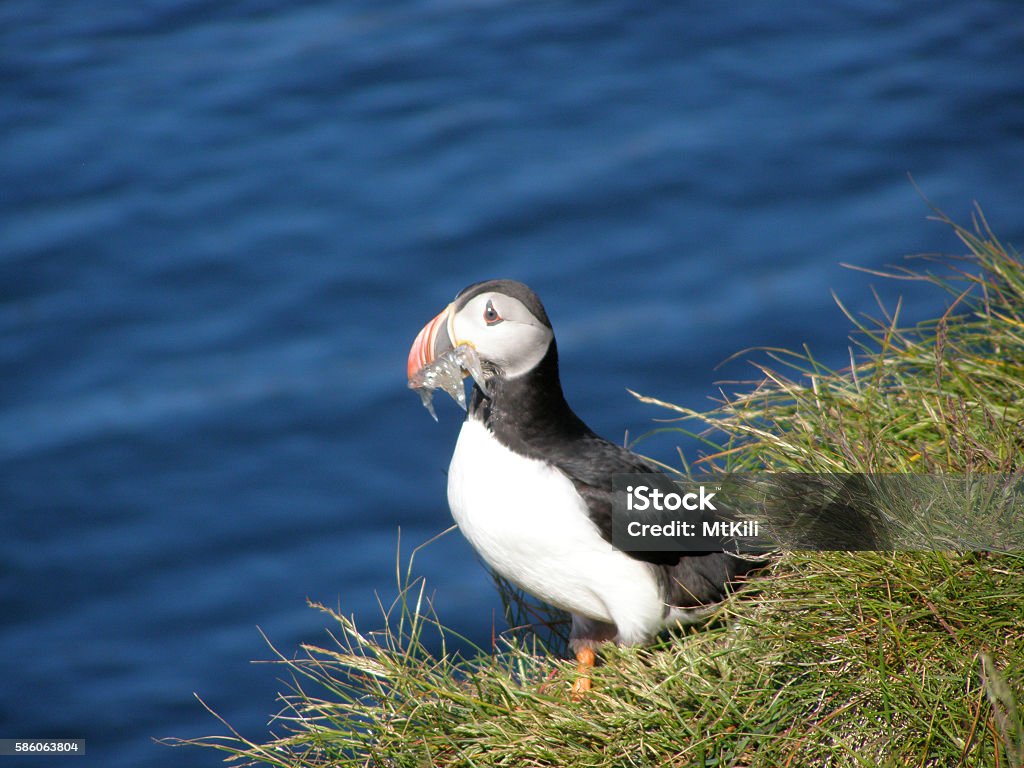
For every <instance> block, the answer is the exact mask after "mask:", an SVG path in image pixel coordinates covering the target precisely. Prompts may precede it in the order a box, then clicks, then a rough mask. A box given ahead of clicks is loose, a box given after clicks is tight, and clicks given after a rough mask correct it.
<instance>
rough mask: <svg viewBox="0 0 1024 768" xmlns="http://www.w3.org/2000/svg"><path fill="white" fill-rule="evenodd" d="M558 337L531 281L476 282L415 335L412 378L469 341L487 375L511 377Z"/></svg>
mask: <svg viewBox="0 0 1024 768" xmlns="http://www.w3.org/2000/svg"><path fill="white" fill-rule="evenodd" d="M553 339H554V333H553V332H552V330H551V322H550V321H549V320H548V316H547V313H546V312H545V311H544V306H543V305H542V304H541V303H540V299H538V298H537V294H535V293H534V292H533V291H531V290H530V289H529V288H528V287H527V286H525V285H523V284H522V283H518V282H516V281H515V280H487V281H485V282H482V283H474V284H473V285H471V286H469V287H468V288H465V289H464V290H463V291H462V292H461V293H459V295H458V296H456V297H455V301H453V302H452V303H451V304H449V305H448V306H447V307H445V308H444V310H442V312H441V313H440V314H439V315H438V316H437V317H435V318H434V319H433V320H431V321H430V322H429V323H427V324H426V325H425V326H424V327H423V330H421V331H420V332H419V334H418V335H417V336H416V340H415V341H414V342H413V344H412V349H410V350H409V366H408V373H409V378H410V379H411V378H412V377H413V376H414V375H415V374H416V373H417V372H419V371H420V370H421V369H422V368H423V367H424V366H426V365H429V364H430V363H432V362H433V361H434V360H435V359H437V357H438V356H440V355H443V354H444V353H445V352H447V351H449V350H451V349H453V348H455V347H458V346H460V345H462V344H468V345H470V346H471V347H473V349H474V350H476V353H477V356H478V357H479V358H480V362H481V364H482V367H483V369H484V376H485V378H487V379H490V378H493V377H496V376H498V377H503V378H506V379H512V378H515V377H517V376H521V375H523V374H524V373H526V372H527V371H529V370H531V369H532V368H533V367H534V366H536V365H537V363H539V362H540V361H541V360H542V359H543V358H544V355H546V354H547V351H548V348H549V347H550V346H551V344H552V341H553Z"/></svg>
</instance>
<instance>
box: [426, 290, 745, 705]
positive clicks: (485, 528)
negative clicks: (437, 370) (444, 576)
mask: <svg viewBox="0 0 1024 768" xmlns="http://www.w3.org/2000/svg"><path fill="white" fill-rule="evenodd" d="M461 345H468V346H469V347H471V348H472V349H473V350H474V351H475V354H476V356H477V357H478V358H479V361H480V366H479V370H477V371H475V372H474V373H473V388H472V393H471V396H470V398H469V401H468V404H467V412H466V419H465V421H464V422H463V424H462V428H461V430H460V431H459V436H458V440H457V442H456V444H455V450H454V453H453V454H452V458H451V463H450V465H449V468H448V504H449V507H450V508H451V514H452V517H453V518H454V519H455V522H456V523H457V524H458V527H459V529H460V530H461V532H462V533H463V535H464V536H465V537H466V539H468V541H469V543H470V544H471V545H472V546H473V548H474V549H475V550H476V552H477V553H478V554H479V556H480V557H481V558H482V559H483V561H484V562H485V563H486V564H487V566H488V567H489V568H491V569H492V570H493V571H494V572H495V573H497V574H499V575H500V576H502V577H503V578H505V579H507V580H508V581H510V582H511V583H513V584H515V585H516V586H518V587H520V588H521V589H523V590H524V591H526V592H527V593H529V594H531V595H533V596H534V597H536V598H538V599H540V600H542V601H544V602H545V603H548V604H550V605H553V606H555V607H556V608H560V609H562V610H564V611H567V612H568V613H569V614H570V615H571V617H572V629H571V632H570V641H569V642H570V648H571V649H572V651H573V652H574V653H575V656H576V661H577V672H578V675H577V679H576V681H575V683H574V684H573V687H572V692H573V694H574V695H580V694H583V693H585V692H586V691H588V690H589V689H590V686H591V682H590V676H591V668H592V667H593V666H594V663H595V659H596V656H595V652H596V651H597V649H598V648H599V647H600V646H601V645H602V644H604V643H607V642H614V643H618V644H620V645H635V644H642V643H647V642H650V641H651V640H652V639H653V638H654V637H655V636H656V635H658V634H659V633H660V632H661V631H662V630H664V629H666V628H670V627H673V626H675V625H677V624H679V623H683V624H688V623H695V622H698V621H701V620H702V619H704V618H705V617H706V616H707V615H709V614H710V613H711V612H713V611H714V609H715V607H716V605H717V604H718V603H720V602H721V601H722V600H723V599H724V598H725V597H726V596H727V595H728V594H729V592H730V591H731V590H732V589H733V588H734V586H736V585H737V584H738V583H739V582H741V581H742V580H743V578H744V577H745V576H746V575H748V573H749V572H750V571H751V570H753V569H755V568H756V567H760V566H761V565H763V563H761V562H757V561H753V560H751V559H750V558H744V557H740V556H736V555H734V554H731V553H728V552H725V551H716V552H698V553H695V552H643V551H640V552H627V551H623V550H619V549H615V548H613V546H612V499H613V488H612V478H613V476H615V475H618V474H627V473H628V474H635V473H659V470H658V469H657V468H656V467H654V466H653V465H652V464H650V463H649V462H648V461H647V460H645V459H643V458H641V457H640V456H638V455H637V454H635V453H633V452H631V451H629V450H628V449H626V448H624V447H622V446H620V445H617V444H615V443H612V442H610V441H608V440H605V439H604V438H602V437H600V436H599V435H597V434H596V433H595V432H594V431H593V430H592V429H590V428H589V427H588V426H587V425H586V424H585V423H584V422H583V420H582V419H580V417H579V416H577V415H576V413H575V412H574V411H573V410H572V408H571V407H570V406H569V403H568V402H567V401H566V398H565V394H564V392H563V391H562V384H561V381H560V379H559V373H558V347H557V345H556V343H555V334H554V330H553V329H552V326H551V321H550V320H549V319H548V315H547V312H545V311H544V306H543V305H542V304H541V301H540V299H539V298H538V297H537V295H536V294H535V293H534V292H533V291H532V290H531V289H530V288H529V287H527V286H526V285H524V284H523V283H521V282H517V281H515V280H505V279H502V280H487V281H484V282H478V283H474V284H473V285H470V286H469V287H467V288H465V289H464V290H462V291H461V292H460V293H459V294H458V295H457V296H456V297H455V300H454V301H452V302H451V303H450V304H449V305H448V306H447V307H445V308H444V309H443V310H442V311H441V312H440V313H439V314H438V315H437V316H436V317H435V318H434V319H433V320H431V321H430V322H429V323H427V324H426V325H425V326H424V327H423V329H422V330H421V331H420V332H419V334H418V335H417V336H416V338H415V341H414V342H413V345H412V348H411V349H410V351H409V358H408V371H407V373H408V377H409V379H410V381H412V380H413V378H414V377H415V376H416V374H418V373H419V372H420V371H422V370H423V369H424V368H425V367H426V366H429V365H431V364H432V363H434V361H435V360H437V359H438V358H440V357H441V356H442V355H445V354H446V353H449V352H451V351H452V350H453V349H455V348H457V347H460V346H461ZM463 375H464V376H465V375H468V372H465V371H463Z"/></svg>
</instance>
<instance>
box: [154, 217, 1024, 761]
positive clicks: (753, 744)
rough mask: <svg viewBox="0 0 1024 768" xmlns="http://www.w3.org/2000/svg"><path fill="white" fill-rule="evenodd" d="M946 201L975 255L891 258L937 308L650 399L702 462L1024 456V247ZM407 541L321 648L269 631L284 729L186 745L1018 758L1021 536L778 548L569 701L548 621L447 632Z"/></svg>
mask: <svg viewBox="0 0 1024 768" xmlns="http://www.w3.org/2000/svg"><path fill="white" fill-rule="evenodd" d="M937 218H938V219H939V220H941V221H942V222H944V223H945V224H946V225H948V226H949V227H951V228H952V230H953V232H954V233H955V234H956V236H957V237H958V238H959V239H960V241H961V242H962V243H963V245H964V246H965V247H966V249H967V252H966V254H965V255H963V256H962V257H956V258H951V257H945V258H943V259H941V260H930V261H925V262H923V263H924V264H925V266H926V268H927V269H925V270H922V269H919V268H916V265H915V268H913V269H911V268H899V269H894V270H893V271H892V272H891V273H890V274H889V275H888V276H889V277H895V278H900V279H912V280H924V281H928V282H930V283H933V284H934V285H935V286H936V288H937V289H939V290H943V291H946V292H948V294H949V296H950V303H949V309H948V311H947V312H945V313H944V314H943V316H942V317H940V318H936V319H934V320H931V321H928V322H925V323H921V324H918V325H915V326H913V327H909V328H905V327H902V326H901V324H900V317H899V307H896V308H895V309H894V310H893V311H892V312H888V311H886V310H885V309H884V308H883V309H882V310H881V317H880V318H877V319H864V318H856V317H853V316H852V315H850V314H849V313H847V315H848V317H849V319H850V320H851V322H852V323H853V324H854V326H855V329H854V333H853V335H852V337H851V342H852V344H853V346H852V347H851V365H850V367H849V368H847V369H845V370H841V371H836V370H829V369H827V368H826V367H824V366H822V365H821V364H820V363H819V362H818V361H816V360H815V359H814V358H813V357H812V356H811V354H810V353H809V352H808V351H806V350H805V351H803V352H793V351H786V350H768V351H767V356H768V360H769V363H768V364H764V365H761V366H760V370H759V380H758V381H757V382H754V383H752V384H751V385H749V386H747V387H745V388H743V390H742V391H741V392H738V393H732V394H725V393H723V395H722V399H721V402H720V403H719V404H718V405H717V406H716V407H715V408H714V409H712V410H710V411H706V412H698V411H694V410H691V409H688V408H683V407H680V406H676V405H672V404H668V403H664V402H661V401H657V400H654V399H651V398H647V397H641V399H642V400H644V401H645V402H651V403H654V404H656V405H659V406H662V407H664V408H667V409H669V411H670V412H671V414H670V415H671V418H673V419H676V418H678V419H682V420H684V421H683V423H681V424H679V425H677V426H678V428H679V429H680V430H683V431H687V432H688V433H689V434H697V435H699V436H700V437H701V439H702V440H703V441H704V442H705V444H706V445H707V446H708V450H707V455H705V456H703V457H701V458H700V460H699V463H700V465H701V467H702V468H704V469H724V470H769V471H787V472H907V473H919V472H931V473H951V472H958V473H961V472H969V473H992V472H1001V473H1021V472H1024V265H1022V263H1021V260H1020V257H1019V256H1018V255H1017V254H1015V253H1013V252H1012V251H1010V250H1008V249H1007V248H1005V247H1004V246H1003V245H1002V244H1001V243H1000V242H999V241H998V240H997V239H996V238H995V237H994V236H993V235H992V233H991V232H990V231H989V229H988V226H987V224H986V223H985V221H984V218H983V217H982V216H981V213H980V211H979V212H977V213H976V215H975V218H974V220H973V222H972V226H971V227H970V228H965V227H961V226H959V225H957V224H955V223H954V222H952V221H950V220H949V219H948V218H946V217H945V216H942V215H941V214H938V215H937ZM932 267H934V268H936V269H937V270H938V271H937V272H932V271H929V270H930V268H932ZM840 306H842V305H841V304H840ZM844 311H845V310H844ZM638 397H639V396H638ZM411 563H412V561H411V559H410V561H409V565H408V567H407V568H406V569H404V570H402V572H401V573H400V574H399V584H400V590H399V596H398V598H397V599H396V601H395V602H394V604H393V605H391V606H390V607H389V608H388V609H387V610H385V611H384V614H385V618H384V629H383V630H382V631H380V632H375V633H371V634H364V633H362V632H360V631H359V630H358V629H357V627H356V626H355V624H354V623H353V622H352V621H351V620H350V619H348V618H347V617H345V616H343V615H341V614H340V613H338V612H336V611H332V610H329V609H326V608H324V607H323V606H317V608H319V609H320V610H323V611H324V612H325V618H326V619H328V620H329V621H330V623H331V624H332V626H333V629H332V630H331V634H330V639H331V643H330V644H329V646H327V647H314V646H305V647H303V648H302V652H301V653H300V654H299V655H297V656H295V657H290V656H286V655H284V654H280V653H278V652H277V651H275V653H277V662H278V663H279V664H280V665H281V671H282V672H283V673H284V675H285V676H287V677H288V679H289V681H288V682H287V683H286V685H287V687H288V690H287V692H286V693H284V694H282V696H281V700H280V703H281V707H282V708H281V711H280V713H279V714H278V715H277V716H276V717H275V718H274V719H273V721H272V723H271V729H272V730H273V731H275V732H276V733H277V734H278V735H276V736H274V735H271V736H268V737H266V738H265V739H261V740H259V741H252V740H249V739H247V738H245V737H243V736H242V735H241V734H239V733H237V732H235V731H233V730H232V729H231V728H230V726H229V725H228V724H227V723H224V726H225V728H227V733H226V734H225V735H223V736H211V737H208V738H204V739H199V740H191V741H187V742H173V743H176V744H181V745H200V746H204V747H208V748H214V749H217V750H222V751H223V752H224V753H225V759H226V760H228V761H229V762H231V763H233V764H242V765H249V764H253V765H271V766H280V767H281V768H299V767H302V766H310V767H311V766H341V765H351V766H378V765H379V766H435V765H436V766H476V765H479V766H595V767H597V766H601V767H604V766H608V767H609V768H610V767H611V766H664V765H669V766H766V767H767V766H810V765H814V766H826V765H827V766H908V765H913V766H943V767H945V766H985V767H988V766H1015V767H1016V768H1022V767H1024V713H1022V710H1021V708H1020V705H1019V704H1018V702H1020V701H1021V695H1020V692H1021V691H1022V690H1024V553H1021V552H1003V553H998V554H996V553H977V552H916V553H881V552H866V553H865V552H861V553H843V552H834V553H806V552H792V553H787V554H785V555H784V556H783V557H781V559H780V560H779V561H778V562H777V563H776V564H775V565H774V566H773V567H772V568H771V569H770V571H769V573H767V574H766V575H765V576H764V577H763V578H761V579H759V580H758V581H757V583H756V586H755V587H754V588H753V589H751V590H748V591H747V592H745V593H744V594H742V595H738V596H734V597H733V598H731V599H730V600H729V601H728V602H727V603H726V604H725V605H724V606H723V607H722V609H721V611H719V612H718V614H717V615H716V617H715V618H714V619H713V620H712V621H711V623H709V625H708V626H706V627H702V628H698V629H689V630H681V631H680V632H678V633H676V634H674V635H672V636H670V637H667V638H665V639H662V640H661V641H660V642H658V643H657V644H655V645H653V646H650V647H645V648H612V647H610V648H608V649H606V651H605V653H604V657H605V663H604V664H603V665H602V666H600V667H598V668H597V670H595V673H594V690H593V691H592V692H591V694H590V695H588V696H587V697H585V698H584V699H583V700H582V701H579V702H575V701H573V700H571V698H570V696H569V694H568V691H569V686H570V685H571V682H572V678H573V665H572V664H570V663H569V662H568V661H565V660H562V659H561V658H559V657H558V656H557V655H556V654H552V653H549V652H548V651H547V648H546V646H545V642H544V640H543V639H542V638H543V635H541V636H537V635H533V634H530V633H509V634H508V635H507V636H504V637H500V638H498V639H497V640H496V642H495V646H494V647H493V648H487V649H477V650H476V651H475V652H474V653H472V654H470V655H469V656H468V657H466V656H465V655H463V656H459V655H457V654H452V653H448V652H446V650H445V649H446V647H447V646H446V639H450V638H452V637H453V636H454V635H453V633H452V632H451V630H448V629H445V628H444V627H443V626H442V624H441V623H440V622H439V621H438V619H437V617H436V616H435V614H434V612H433V610H432V609H431V606H430V602H429V599H428V596H427V592H426V589H425V585H424V583H423V581H422V579H419V578H415V577H413V576H412V572H411ZM518 606H519V608H520V609H521V610H522V609H523V604H522V603H519V604H518ZM530 609H531V606H530V605H529V604H526V607H525V610H530ZM428 638H429V640H428ZM428 645H429V646H430V647H431V648H435V649H437V648H440V649H441V650H440V652H437V651H435V652H433V653H432V652H430V651H428V650H427V646H428Z"/></svg>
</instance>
